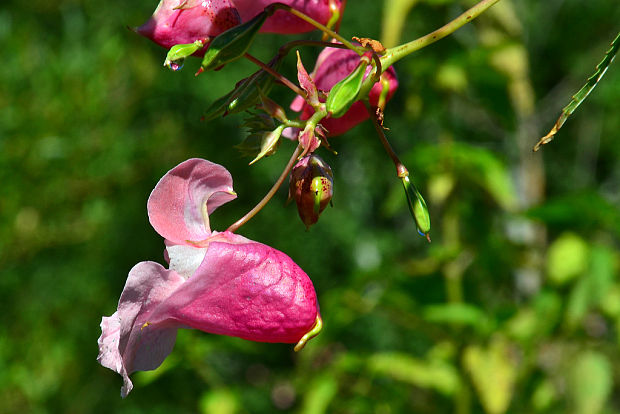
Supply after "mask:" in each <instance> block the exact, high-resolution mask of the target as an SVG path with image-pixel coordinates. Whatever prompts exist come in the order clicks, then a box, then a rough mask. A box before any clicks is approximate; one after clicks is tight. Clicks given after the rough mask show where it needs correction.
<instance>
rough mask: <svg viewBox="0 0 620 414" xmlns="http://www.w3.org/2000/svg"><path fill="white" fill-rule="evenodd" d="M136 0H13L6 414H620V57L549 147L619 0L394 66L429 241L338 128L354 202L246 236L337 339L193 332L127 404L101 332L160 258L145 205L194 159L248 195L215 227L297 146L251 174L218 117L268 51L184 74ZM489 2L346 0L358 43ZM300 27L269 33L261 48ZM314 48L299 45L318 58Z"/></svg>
mask: <svg viewBox="0 0 620 414" xmlns="http://www.w3.org/2000/svg"><path fill="white" fill-rule="evenodd" d="M129 3H131V2H129ZM129 3H128V2H119V1H112V2H101V1H93V0H83V1H80V0H67V1H60V0H51V1H50V0H33V1H28V2H22V1H16V0H9V1H3V3H2V6H0V46H1V50H2V52H1V56H2V65H1V66H0V182H1V183H2V184H1V185H0V306H1V308H0V412H2V413H56V412H58V413H110V412H119V413H169V412H175V413H195V412H200V413H218V414H219V413H221V414H228V413H273V412H293V413H304V414H318V413H324V412H329V413H377V414H390V413H461V414H466V413H487V414H502V413H576V414H582V413H583V414H588V413H620V397H619V396H620V385H619V382H618V380H619V379H620V354H619V352H618V350H619V345H620V278H619V277H618V273H619V264H620V254H619V252H618V245H619V238H620V209H619V206H620V195H619V194H620V192H619V191H618V189H619V187H620V139H618V138H620V133H619V132H618V131H620V116H619V113H620V105H619V102H620V65H619V64H618V62H616V63H615V64H612V66H611V67H610V69H609V71H608V73H607V76H606V78H605V79H604V80H603V81H602V83H601V84H600V85H599V87H598V88H597V89H596V90H595V91H594V92H593V93H592V95H591V96H590V97H589V98H588V100H587V101H586V102H585V103H584V104H583V105H582V106H581V107H580V108H579V109H578V111H577V112H576V113H575V114H574V115H573V117H572V118H570V119H569V121H568V122H567V123H566V124H565V126H564V128H563V129H562V130H561V131H560V133H559V135H558V136H557V137H556V140H555V141H554V142H553V143H552V144H550V145H548V146H547V147H546V148H544V149H543V150H542V151H541V152H539V153H532V152H531V147H532V146H533V145H534V144H535V143H536V141H537V140H538V138H539V137H540V136H542V135H544V134H545V133H546V132H547V131H548V130H549V128H550V127H551V126H552V125H553V123H554V122H555V120H556V118H557V116H558V115H559V112H560V109H561V108H562V107H563V106H564V105H565V104H566V103H568V101H569V99H570V96H571V95H572V94H573V93H575V92H576V91H577V90H578V89H579V88H580V87H581V85H582V84H583V83H584V82H585V80H586V78H587V77H588V76H589V75H590V74H591V73H592V72H593V71H594V67H595V65H596V64H597V63H598V62H599V61H600V60H601V58H602V57H603V55H604V53H605V51H606V50H607V48H608V46H609V43H610V42H611V40H612V39H613V37H614V36H615V35H616V34H617V31H618V29H619V27H618V22H620V7H619V5H618V2H617V1H609V0H591V1H587V2H585V1H582V0H545V1H539V0H526V1H510V0H503V1H502V2H500V4H499V5H498V6H495V7H494V8H493V9H491V10H490V11H489V12H488V13H486V14H485V15H483V16H481V17H480V18H479V19H478V20H476V21H475V22H474V23H473V24H470V25H468V26H466V27H464V28H462V29H461V30H460V31H458V32H457V33H456V34H454V35H452V36H450V37H449V38H447V39H444V40H442V41H440V42H439V43H437V44H435V45H432V46H431V47H429V48H426V49H423V50H421V51H419V52H417V53H415V54H414V55H412V56H410V57H409V58H407V59H406V60H404V61H401V62H399V63H398V64H397V67H396V69H397V71H398V74H399V77H400V88H399V90H398V92H397V94H396V95H395V97H394V99H393V100H392V102H390V104H389V105H388V109H387V112H386V124H387V126H388V127H389V128H390V131H389V137H390V139H391V141H392V144H393V146H394V147H395V148H396V149H397V151H398V152H399V154H400V155H401V157H402V159H403V161H405V163H406V164H407V166H408V167H409V169H410V170H411V171H412V173H413V176H414V180H415V181H416V183H417V184H418V186H419V187H420V190H421V191H422V193H423V194H425V195H426V200H427V202H428V204H429V206H430V209H431V215H432V221H433V228H432V231H431V235H432V238H433V243H432V244H430V245H428V244H427V243H426V242H425V240H424V239H423V238H422V237H419V236H418V235H417V234H416V231H415V226H414V223H413V221H412V219H411V217H410V216H409V213H408V210H407V207H406V203H405V200H404V197H403V194H402V188H401V187H400V182H399V181H398V180H397V179H396V178H395V174H394V168H393V165H392V164H391V162H390V161H389V158H388V157H387V156H386V155H385V154H384V153H383V151H382V148H381V146H380V143H379V141H378V140H377V139H376V137H375V136H374V131H373V128H372V125H370V124H368V123H365V124H363V125H360V126H359V127H357V128H356V129H354V130H352V131H350V132H349V133H348V134H346V135H345V136H343V137H340V138H336V139H332V140H331V141H330V143H331V145H332V146H333V147H334V149H335V150H337V151H338V153H339V155H338V156H334V155H333V154H331V153H328V152H326V151H323V150H321V151H320V154H321V155H322V156H323V157H324V158H325V159H326V161H327V162H328V163H330V165H331V166H332V168H333V170H334V173H335V191H336V192H335V196H334V200H333V201H334V205H335V207H334V208H332V209H328V210H327V211H326V212H325V213H324V214H323V216H322V217H321V220H320V221H319V223H318V224H317V225H316V226H314V227H313V228H311V230H310V231H309V232H305V231H304V226H303V224H302V223H301V221H300V220H299V218H298V217H297V212H296V209H295V207H294V206H293V205H289V206H285V205H284V201H285V199H286V191H285V190H281V191H280V193H279V194H278V196H277V198H276V199H275V200H274V201H272V202H271V203H270V205H269V206H268V207H267V208H266V209H265V210H264V211H263V212H261V213H260V214H259V215H258V216H257V217H256V218H255V219H254V220H252V221H251V222H250V223H248V224H247V225H246V226H244V227H243V228H242V230H241V233H242V234H243V235H245V236H247V237H250V238H252V239H255V240H258V241H261V242H264V243H266V244H269V245H271V246H274V247H276V248H278V249H280V250H283V251H284V252H286V253H287V254H289V255H290V256H291V257H292V258H293V259H294V260H295V261H296V262H297V263H298V264H299V265H300V266H301V267H302V268H304V269H305V270H306V272H307V273H308V274H309V275H310V276H311V278H312V279H313V281H314V283H315V286H316V290H317V293H318V296H319V301H320V304H321V312H322V315H323V317H324V322H325V329H324V331H323V333H322V334H321V335H320V336H319V337H318V338H316V339H314V340H313V341H311V342H310V344H309V345H308V346H307V347H306V349H304V350H303V351H302V352H301V353H299V354H295V353H294V352H293V349H292V346H291V345H288V344H275V345H274V344H260V343H252V342H248V341H244V340H241V339H237V338H228V337H218V336H215V335H210V334H206V333H203V332H198V331H181V332H180V334H179V338H178V341H177V344H176V347H175V349H174V351H173V353H172V354H171V355H170V357H168V359H167V360H166V361H165V363H164V364H163V366H162V367H160V368H159V369H158V370H156V371H153V372H149V373H138V374H135V375H134V376H133V378H134V380H135V381H134V382H135V385H136V388H135V389H134V391H133V392H132V393H131V394H130V395H129V397H128V398H127V399H125V400H121V398H120V396H119V390H120V386H121V378H120V376H118V375H117V374H116V373H114V372H112V371H110V370H108V369H105V368H103V367H101V366H99V365H98V364H97V362H96V360H95V359H96V356H97V344H96V342H97V337H98V336H99V334H100V329H99V323H100V320H101V316H102V315H110V314H111V313H113V312H114V310H115V309H116V303H117V301H118V297H119V295H120V292H121V290H122V288H123V285H124V282H125V278H126V276H127V272H128V270H129V269H130V268H131V267H132V266H133V265H134V264H135V263H137V262H138V261H142V260H155V261H159V262H163V258H162V252H163V243H162V240H161V238H160V237H159V236H158V235H157V234H156V233H155V231H154V230H153V229H152V228H151V227H150V225H149V223H148V219H147V216H146V200H147V197H148V195H149V193H150V191H151V190H152V188H153V187H154V185H155V183H156V182H157V180H158V179H159V178H160V177H161V176H162V175H163V173H165V172H166V171H167V170H168V169H170V168H172V167H173V166H174V165H176V164H177V163H179V162H181V161H183V160H185V159H187V158H190V157H203V158H207V159H209V160H212V161H214V162H217V163H221V164H223V165H225V166H226V167H227V168H228V169H229V170H230V171H231V173H232V175H233V177H234V179H235V189H236V191H237V193H238V194H239V198H238V200H236V201H234V202H232V203H230V204H228V205H226V206H225V207H224V208H221V209H220V210H219V211H217V212H216V213H215V214H214V215H213V217H212V223H213V227H214V228H215V229H219V230H223V229H225V228H226V227H227V226H228V225H230V224H231V223H232V222H234V221H235V220H236V219H237V218H238V217H240V216H241V215H242V214H244V213H245V212H246V211H247V210H248V209H249V208H251V207H252V206H253V205H254V204H255V203H256V202H257V201H258V200H259V199H260V198H261V197H262V196H263V194H264V193H265V192H266V191H267V190H268V189H269V188H270V186H271V184H272V183H273V181H274V180H275V179H276V177H277V176H278V174H279V172H280V171H281V169H282V168H283V166H284V164H285V163H286V160H287V159H288V156H289V154H290V152H291V151H292V150H293V144H292V143H290V142H285V143H283V145H282V146H281V148H280V151H279V152H278V154H276V155H275V156H273V157H270V158H268V159H266V160H262V161H260V162H259V163H258V165H255V166H252V167H248V166H247V162H248V159H244V158H241V157H240V156H239V154H238V152H237V151H236V150H235V149H234V148H232V146H233V145H236V144H238V143H239V142H241V140H242V139H243V134H244V132H243V130H242V129H240V128H239V125H240V124H241V123H242V121H243V116H242V115H235V116H230V117H226V118H224V119H218V120H215V121H213V122H210V123H204V122H200V116H201V114H202V112H203V111H204V109H205V108H206V107H207V106H208V105H209V104H210V103H211V102H212V101H213V100H214V99H216V98H217V97H219V96H221V95H223V94H224V93H226V92H228V91H229V90H230V89H231V88H232V87H233V85H234V83H235V82H236V81H237V80H238V79H239V78H241V77H243V76H246V75H247V74H249V73H251V72H252V71H253V70H254V68H253V67H252V65H251V64H250V63H249V62H246V61H242V62H237V63H234V64H231V65H229V66H228V67H226V69H225V70H222V71H220V72H215V73H208V74H203V75H201V76H200V77H198V78H195V77H194V71H195V70H196V69H197V67H198V64H199V62H198V61H197V60H194V61H190V62H188V63H187V64H186V67H185V69H184V70H182V71H180V72H176V73H173V72H170V71H168V70H166V69H165V68H163V67H162V62H163V59H164V56H165V51H164V50H163V49H160V48H158V47H157V46H156V45H153V44H151V43H150V42H149V41H147V40H146V39H143V38H141V37H139V36H137V35H136V34H134V33H133V32H131V31H130V30H128V29H127V28H126V26H135V25H139V24H141V23H142V22H143V21H145V20H146V19H147V17H148V16H149V15H150V14H151V13H152V11H153V10H154V8H155V6H156V2H155V1H146V0H140V1H137V2H135V4H131V5H130V4H129ZM472 4H473V2H471V1H456V0H450V1H447V0H432V1H431V0H425V1H422V0H420V1H415V0H398V1H396V0H393V1H385V2H380V1H376V0H349V5H348V10H347V11H346V13H345V18H344V21H343V24H342V29H341V32H342V34H343V35H345V36H347V37H350V36H355V35H357V36H367V37H374V38H382V39H383V40H384V41H385V42H386V43H388V44H394V42H397V41H398V39H401V40H403V41H404V40H411V39H414V38H416V37H418V36H420V35H423V34H426V33H427V32H429V31H431V30H434V29H435V28H437V27H439V26H441V25H442V24H443V23H445V22H447V21H449V20H450V19H452V18H454V17H456V16H457V15H458V14H460V13H461V12H462V11H463V10H464V9H465V8H466V7H469V6H471V5H472ZM388 5H389V6H390V7H388ZM389 8H391V10H387V9H389ZM380 16H383V18H380ZM386 23H387V24H386ZM300 37H303V36H300ZM312 37H313V38H318V34H316V33H315V34H313V35H312ZM290 39H295V37H288V38H287V40H290ZM283 40H284V39H283V38H282V37H278V36H274V35H261V36H260V38H259V39H258V40H257V42H256V43H255V45H254V46H253V48H252V53H253V54H255V55H257V56H258V57H260V58H262V59H264V60H267V59H269V58H270V57H271V56H272V54H273V53H274V52H275V50H276V48H277V47H278V46H279V45H280V44H281V43H282V42H283ZM318 52H319V51H318V50H315V49H311V48H302V50H301V53H302V57H303V59H304V62H305V63H306V66H307V67H308V68H311V67H312V66H313V59H314V58H315V56H316V55H317V54H318ZM294 64H295V60H294V58H293V56H291V57H290V58H289V59H287V60H286V62H285V65H284V67H283V71H284V73H285V74H287V76H289V77H291V78H294V76H295V72H294ZM272 97H273V98H274V99H276V100H277V101H279V102H281V103H282V104H283V105H287V104H288V102H290V100H291V99H292V94H291V93H289V92H288V91H287V90H286V89H285V88H282V87H275V88H274V90H273V92H272Z"/></svg>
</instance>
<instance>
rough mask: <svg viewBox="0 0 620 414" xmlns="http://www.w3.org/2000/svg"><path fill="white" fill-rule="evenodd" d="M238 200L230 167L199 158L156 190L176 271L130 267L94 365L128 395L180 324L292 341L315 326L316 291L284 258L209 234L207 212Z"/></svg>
mask: <svg viewBox="0 0 620 414" xmlns="http://www.w3.org/2000/svg"><path fill="white" fill-rule="evenodd" d="M235 197H236V194H235V193H234V192H233V190H232V178H231V176H230V174H229V173H228V171H227V170H226V169H225V168H224V167H222V166H220V165H217V164H214V163H211V162H209V161H205V160H201V159H190V160H187V161H185V162H183V163H181V164H179V165H178V166H177V167H175V168H173V169H172V170H170V171H169V172H168V173H167V174H166V175H165V176H164V177H163V178H162V179H161V180H160V181H159V183H158V184H157V186H156V187H155V189H154V190H153V192H152V193H151V196H150V197H149V200H148V204H147V208H148V212H149V219H150V221H151V224H152V225H153V227H154V228H155V230H156V231H157V232H158V233H159V234H160V235H162V236H163V237H164V238H165V239H166V256H167V260H168V261H169V264H170V269H169V270H166V269H165V268H164V267H163V266H161V265H160V264H158V263H154V262H141V263H138V264H137V265H136V266H134V268H133V269H131V271H130V272H129V277H128V278H127V282H126V284H125V288H124V289H123V293H122V294H121V297H120V300H119V303H118V309H117V311H116V312H115V313H114V314H112V315H111V316H109V317H103V319H102V321H101V330H102V334H101V337H100V338H99V341H98V342H99V356H98V358H97V359H98V361H99V362H100V363H101V364H102V365H103V366H105V367H107V368H110V369H112V370H114V371H116V372H118V373H119V374H121V375H122V376H123V380H124V385H123V387H122V389H121V395H122V396H123V397H125V396H126V395H127V394H128V393H129V392H130V391H131V389H132V388H133V384H132V382H131V380H130V378H129V374H131V373H132V372H135V371H144V370H152V369H155V368H157V367H158V366H159V365H161V363H162V362H163V360H164V359H165V358H166V356H167V355H168V354H169V353H170V352H171V351H172V348H173V346H174V342H175V339H176V332H177V329H179V328H195V329H200V330H202V331H205V332H210V333H214V334H221V335H230V336H237V337H240V338H244V339H249V340H252V341H260V342H287V343H294V342H297V341H299V340H300V339H301V338H302V337H303V336H304V335H305V334H306V333H307V332H308V331H310V330H311V329H312V327H313V326H314V325H315V322H316V321H317V317H318V305H317V300H316V293H315V292H314V287H313V286H312V282H311V281H310V279H309V278H308V276H307V275H306V274H305V273H304V271H303V270H301V268H299V266H297V265H296V264H295V263H294V262H293V261H292V260H291V259H290V258H289V257H288V256H287V255H285V254H284V253H282V252H280V251H278V250H276V249H273V248H271V247H269V246H266V245H264V244H261V243H258V242H255V241H252V240H249V239H246V238H245V237H243V236H239V235H236V234H233V233H230V232H223V233H218V232H212V231H211V229H210V225H209V213H211V212H212V211H213V210H215V209H216V208H217V207H219V206H220V205H222V204H224V203H226V202H228V201H230V200H232V199H234V198H235Z"/></svg>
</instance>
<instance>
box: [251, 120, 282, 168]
mask: <svg viewBox="0 0 620 414" xmlns="http://www.w3.org/2000/svg"><path fill="white" fill-rule="evenodd" d="M284 128H286V126H285V125H279V126H278V127H277V128H276V129H274V130H273V131H270V132H265V133H264V134H263V136H262V137H261V143H260V152H259V153H258V155H256V157H255V158H254V159H253V160H252V161H251V162H250V165H252V164H254V163H255V162H256V161H258V160H260V159H261V158H263V157H267V156H269V155H272V154H274V153H275V152H276V150H277V149H278V146H279V145H280V136H281V135H282V131H284Z"/></svg>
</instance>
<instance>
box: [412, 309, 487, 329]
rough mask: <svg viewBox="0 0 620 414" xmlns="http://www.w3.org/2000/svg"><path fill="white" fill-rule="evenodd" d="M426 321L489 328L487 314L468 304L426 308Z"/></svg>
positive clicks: (424, 314)
mask: <svg viewBox="0 0 620 414" xmlns="http://www.w3.org/2000/svg"><path fill="white" fill-rule="evenodd" d="M422 315H423V316H424V319H425V320H427V321H428V322H431V323H437V324H450V325H460V326H471V327H473V328H476V329H484V328H485V327H489V324H490V321H489V319H488V317H487V316H486V314H485V313H484V312H483V311H482V310H481V309H480V308H477V307H476V306H473V305H469V304H467V303H445V304H440V305H430V306H426V307H425V308H424V312H423V313H422Z"/></svg>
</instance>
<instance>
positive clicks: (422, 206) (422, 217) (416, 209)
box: [401, 176, 431, 242]
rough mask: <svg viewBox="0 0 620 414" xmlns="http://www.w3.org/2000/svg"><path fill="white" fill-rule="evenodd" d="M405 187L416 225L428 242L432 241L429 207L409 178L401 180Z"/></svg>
mask: <svg viewBox="0 0 620 414" xmlns="http://www.w3.org/2000/svg"><path fill="white" fill-rule="evenodd" d="M401 180H402V182H403V187H404V188H405V195H406V196H407V204H408V205H409V211H410V212H411V215H412V216H413V219H414V220H415V224H416V226H417V227H418V233H420V235H422V236H425V237H426V238H427V239H428V241H429V242H430V241H431V238H430V235H429V232H430V231H431V216H430V215H429V214H428V207H426V202H425V201H424V198H423V197H422V195H421V194H420V192H419V191H418V189H417V188H416V187H415V185H413V183H412V182H411V181H410V180H409V177H408V176H405V177H402V178H401Z"/></svg>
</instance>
